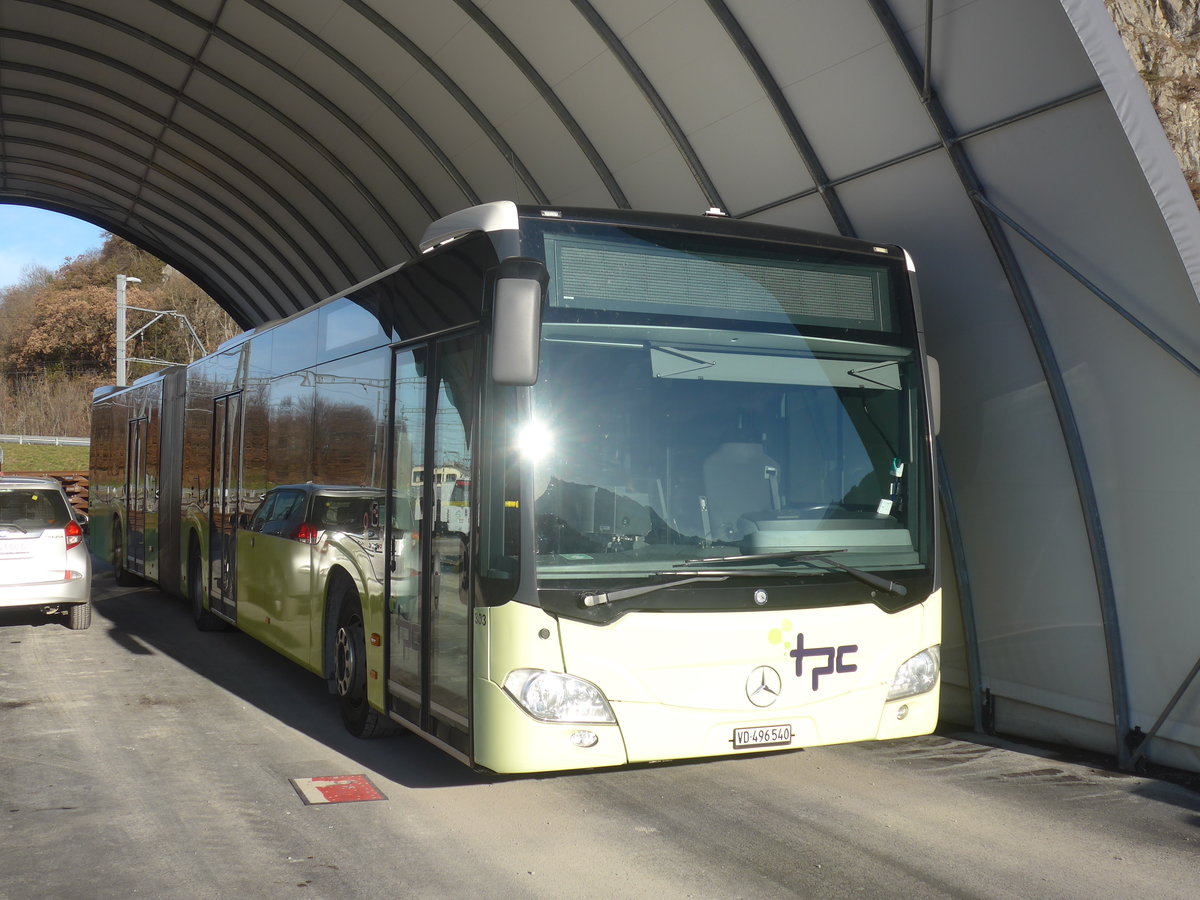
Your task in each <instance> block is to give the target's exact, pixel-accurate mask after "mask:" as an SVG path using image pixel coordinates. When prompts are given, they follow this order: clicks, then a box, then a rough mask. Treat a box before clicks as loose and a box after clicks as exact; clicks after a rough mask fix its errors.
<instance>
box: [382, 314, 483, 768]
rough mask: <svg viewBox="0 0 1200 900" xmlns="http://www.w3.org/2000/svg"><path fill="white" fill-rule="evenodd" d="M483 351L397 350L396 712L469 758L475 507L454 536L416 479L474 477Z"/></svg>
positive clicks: (472, 345)
mask: <svg viewBox="0 0 1200 900" xmlns="http://www.w3.org/2000/svg"><path fill="white" fill-rule="evenodd" d="M477 343H478V340H477V338H476V337H474V336H470V337H460V338H453V339H449V340H444V341H440V342H438V343H436V344H433V345H428V346H425V347H421V348H418V349H415V350H414V349H412V348H409V349H404V350H398V351H397V353H396V380H395V397H394V403H395V408H394V418H393V423H394V426H393V427H394V432H393V441H394V447H393V457H392V459H393V467H394V471H393V480H392V484H393V490H392V510H391V517H390V519H391V524H392V539H391V557H390V560H389V584H388V596H389V604H388V608H389V612H390V624H389V640H390V644H389V675H388V688H389V693H390V695H391V696H390V700H389V703H390V708H391V710H392V711H393V712H396V713H399V714H400V715H401V716H402V717H403V718H404V719H406V720H407V721H409V722H410V723H411V724H412V725H413V726H414V727H416V728H418V729H420V730H421V731H423V732H425V733H427V734H428V735H429V736H430V737H432V738H434V739H435V740H436V741H437V742H438V743H440V744H442V745H443V746H444V747H445V748H446V749H447V750H449V751H450V752H452V753H454V754H455V755H457V756H460V757H462V758H463V759H464V760H469V758H470V755H471V742H470V683H471V679H470V675H471V672H470V660H471V646H470V639H471V591H470V579H469V564H470V560H471V555H472V549H473V541H474V539H473V536H472V529H471V525H470V522H471V516H470V509H469V507H466V506H465V505H464V506H463V508H462V509H461V510H460V515H459V516H458V518H457V520H456V523H455V524H456V527H455V529H454V530H451V529H450V528H449V522H448V521H447V520H446V519H445V518H443V517H439V516H438V515H437V509H438V499H439V492H440V491H441V490H443V486H442V485H440V484H438V479H437V478H434V477H423V478H420V479H418V478H415V477H413V475H412V473H413V472H414V471H415V470H416V469H417V468H420V469H422V471H423V472H424V473H430V474H431V473H434V472H442V471H448V470H452V471H455V472H460V473H463V474H464V476H465V477H466V478H469V477H470V475H469V474H468V473H470V472H471V471H472V463H473V453H474V440H475V432H476V430H477V429H476V425H475V419H476V412H475V410H476V406H477V397H476V394H477V391H478V388H477V385H476V384H475V378H476V368H477V365H476V359H475V356H476V348H477ZM431 376H432V377H431ZM462 503H463V504H466V503H467V500H465V499H464V500H463V501H462Z"/></svg>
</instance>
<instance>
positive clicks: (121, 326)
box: [117, 275, 142, 387]
mask: <svg viewBox="0 0 1200 900" xmlns="http://www.w3.org/2000/svg"><path fill="white" fill-rule="evenodd" d="M141 283H142V279H140V278H134V277H133V276H132V275H118V276H117V387H125V285H126V284H141Z"/></svg>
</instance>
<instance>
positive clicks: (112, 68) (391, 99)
mask: <svg viewBox="0 0 1200 900" xmlns="http://www.w3.org/2000/svg"><path fill="white" fill-rule="evenodd" d="M0 113H2V116H0V202H6V203H17V204H26V205H32V206H38V207H42V208H45V209H49V210H55V211H59V212H64V213H68V214H71V215H74V216H77V217H79V218H82V219H85V220H88V221H90V222H92V223H94V224H96V225H98V226H100V227H102V228H105V229H107V230H110V231H112V232H114V233H117V234H120V235H121V236H123V237H125V238H127V239H129V240H131V241H133V242H135V243H136V244H138V245H140V246H142V247H144V248H145V249H147V250H149V251H151V252H153V253H155V254H156V255H158V256H159V257H161V258H162V259H164V260H166V261H168V262H169V263H171V264H172V265H173V266H175V267H176V268H178V269H179V270H181V271H182V272H184V273H185V274H187V275H188V276H189V277H191V278H192V279H193V280H195V281H196V282H198V283H199V284H200V285H201V286H202V287H203V288H204V289H205V290H207V291H208V292H209V293H210V294H211V295H212V296H214V297H215V298H217V300H218V301H219V302H220V303H221V305H222V306H223V307H224V308H225V309H226V310H228V311H229V312H230V314H231V315H232V316H233V317H234V318H235V319H236V320H237V321H238V322H239V323H240V324H241V325H243V326H245V327H253V326H256V325H260V324H262V323H264V322H267V321H271V320H274V319H277V318H279V317H281V316H286V315H288V314H291V313H292V312H295V311H296V310H298V309H301V308H304V307H306V306H308V305H310V304H312V303H314V302H316V301H318V300H320V299H322V298H324V297H326V296H329V295H331V294H334V293H337V292H339V291H341V290H343V289H344V288H346V287H348V286H350V285H352V284H354V283H356V282H358V281H360V280H362V279H364V278H367V277H369V276H371V275H373V274H375V273H376V272H378V271H380V270H382V269H384V268H387V267H389V266H392V265H394V264H396V263H398V262H401V261H403V260H404V259H406V258H408V257H410V256H412V255H413V254H414V253H415V252H417V251H416V245H417V243H418V241H419V239H420V236H421V234H422V232H423V230H424V228H425V227H426V225H428V224H429V222H431V221H432V220H434V219H437V218H439V217H441V216H443V215H446V214H448V213H450V212H453V211H454V210H456V209H460V208H463V207H467V206H471V205H474V204H477V203H482V202H488V201H492V200H502V199H507V200H515V201H517V202H519V203H529V204H535V205H536V204H540V205H547V206H552V205H564V206H565V205H571V206H601V207H629V208H635V209H649V210H665V211H672V212H688V213H699V212H703V211H704V210H705V209H706V208H709V207H719V208H721V209H723V210H726V211H727V212H728V213H729V214H730V215H732V216H735V217H739V218H745V219H751V220H755V221H761V222H767V223H776V224H784V225H790V226H798V227H802V228H808V229H812V230H816V231H822V232H840V233H842V234H846V235H852V236H857V237H861V238H865V239H870V240H876V241H880V242H889V243H896V244H900V245H902V246H903V247H904V248H905V249H906V250H907V251H908V252H909V253H910V254H911V256H912V257H913V259H914V260H915V263H916V266H917V276H918V281H919V284H920V287H921V296H922V304H923V308H924V317H925V327H926V332H927V340H928V347H929V349H930V351H931V353H932V355H934V356H936V357H937V358H938V359H939V361H940V363H941V372H942V382H943V410H942V423H943V425H942V432H941V437H940V458H941V464H942V474H943V476H944V497H943V508H944V510H945V513H946V515H945V528H944V543H945V548H946V552H945V554H944V558H945V560H946V564H945V567H944V568H945V572H944V576H945V578H944V580H945V582H946V585H947V590H948V600H949V601H950V602H949V603H948V604H947V606H948V608H949V609H950V615H949V616H948V618H947V621H946V624H945V633H944V644H943V648H944V655H943V661H944V666H945V671H944V676H945V684H946V690H945V691H944V703H943V718H944V719H947V720H951V721H957V722H963V723H966V724H968V725H972V726H974V727H975V728H977V729H994V730H995V731H997V732H1000V733H1003V734H1008V735H1014V736H1020V737H1025V738H1031V739H1038V740H1045V741H1050V742H1056V743H1063V744H1069V745H1073V746H1078V747H1083V748H1088V749H1091V750H1096V751H1100V752H1103V753H1106V754H1111V755H1113V756H1115V757H1117V758H1118V759H1119V761H1120V763H1121V764H1122V765H1124V766H1127V767H1128V766H1132V765H1134V764H1135V763H1136V762H1138V761H1139V760H1140V759H1142V758H1149V759H1152V760H1153V761H1155V762H1158V763H1163V764H1167V765H1172V766H1177V767H1182V768H1186V769H1193V770H1200V679H1197V680H1193V679H1192V677H1191V676H1192V675H1194V674H1195V667H1196V664H1197V657H1200V638H1198V635H1200V629H1198V628H1197V623H1198V622H1200V612H1198V611H1197V610H1198V607H1200V587H1198V584H1200V553H1198V552H1197V551H1196V547H1195V544H1196V536H1195V534H1194V532H1193V529H1192V526H1190V525H1189V524H1188V523H1189V522H1190V521H1191V515H1192V512H1193V511H1194V510H1195V509H1197V508H1200V464H1198V463H1197V457H1198V455H1200V453H1198V451H1200V368H1198V365H1200V304H1198V299H1197V294H1198V287H1200V213H1197V209H1196V205H1195V202H1194V201H1193V199H1192V197H1191V195H1190V193H1189V191H1188V188H1187V186H1186V183H1185V181H1184V179H1183V176H1182V175H1181V173H1180V170H1179V166H1178V164H1177V162H1176V161H1175V159H1174V157H1173V156H1172V154H1171V150H1170V148H1169V146H1168V144H1167V141H1166V139H1165V137H1164V135H1163V133H1162V129H1161V127H1160V125H1159V123H1158V121H1157V119H1156V118H1155V115H1154V112H1153V110H1152V108H1151V105H1150V102H1149V100H1148V98H1147V96H1146V92H1145V88H1144V86H1143V84H1142V83H1141V80H1140V78H1139V75H1138V73H1137V72H1136V71H1135V69H1134V67H1133V64H1132V63H1131V61H1130V59H1129V57H1128V54H1127V53H1126V51H1125V49H1124V47H1123V45H1122V44H1121V42H1120V39H1119V37H1118V35H1117V33H1116V30H1115V28H1114V26H1113V24H1112V21H1111V19H1110V18H1109V16H1108V14H1107V12H1106V10H1105V8H1104V5H1103V3H1102V0H1061V2H1054V0H1050V2H1047V0H804V2H794V0H636V2H631V0H561V2H553V3H552V2H546V0H493V2H485V0H474V2H473V0H340V2H319V3H318V2H309V0H123V2H121V3H116V2H106V0H93V2H82V0H80V2H72V0H0ZM960 611H961V616H960V614H959V613H960ZM1143 735H1150V737H1149V739H1145V738H1144V737H1143Z"/></svg>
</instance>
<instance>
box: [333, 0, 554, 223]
mask: <svg viewBox="0 0 1200 900" xmlns="http://www.w3.org/2000/svg"><path fill="white" fill-rule="evenodd" d="M342 2H343V3H345V4H346V6H348V7H350V8H351V9H353V10H354V11H355V12H357V13H358V14H359V15H360V16H362V17H363V18H364V19H366V20H367V21H368V22H370V23H371V24H372V25H374V26H375V27H376V28H378V29H379V30H380V31H381V32H382V33H384V34H385V35H387V37H388V38H389V39H390V40H391V41H392V42H393V43H395V44H397V45H399V46H400V47H401V48H403V50H404V52H405V53H407V54H408V55H409V56H411V57H412V58H413V59H414V60H415V61H416V62H417V64H418V65H419V66H421V68H422V69H424V70H425V72H426V73H427V74H428V75H429V76H430V77H431V78H433V79H434V80H435V81H436V82H437V83H438V84H440V85H441V86H442V88H443V89H444V90H445V91H446V92H447V93H448V94H450V96H451V97H453V98H454V100H455V102H457V103H458V104H459V106H461V107H462V109H463V111H464V112H466V114H467V115H468V116H470V117H471V120H472V121H474V122H475V124H476V125H478V126H479V130H480V131H482V132H483V133H484V134H485V135H486V136H487V138H488V140H489V141H491V143H492V145H493V146H494V147H495V148H496V149H497V150H498V151H500V155H501V156H502V157H503V158H504V159H505V161H507V162H508V164H509V165H511V166H512V167H513V170H514V171H515V172H516V173H517V177H518V178H520V179H521V182H522V183H523V184H524V185H525V189H526V190H527V191H529V193H530V195H531V196H532V197H533V199H534V202H535V203H539V204H542V205H545V204H548V203H549V202H550V200H549V198H548V197H547V196H546V192H545V191H543V190H542V188H541V185H539V184H538V182H537V179H536V178H534V177H533V173H532V172H531V171H529V168H528V167H527V166H526V165H525V164H524V163H523V162H521V159H520V157H519V156H517V153H516V151H515V150H513V148H512V147H511V146H509V143H508V141H506V140H505V139H504V136H503V135H501V134H500V131H499V129H497V128H496V126H495V125H494V124H493V123H492V121H491V120H490V119H489V118H488V117H487V116H486V115H484V113H483V110H481V109H480V108H479V107H478V106H477V105H476V104H475V102H474V101H473V100H471V98H470V97H468V96H467V93H466V91H464V90H463V89H462V88H461V87H459V86H458V84H457V82H455V81H454V79H452V78H451V77H450V76H449V75H448V74H447V73H446V72H445V70H444V69H442V67H441V66H439V65H438V64H437V63H436V62H434V60H433V57H431V56H430V55H429V54H428V53H426V52H425V51H424V50H422V49H421V48H420V47H418V46H417V45H416V43H415V42H413V41H412V40H411V39H410V38H409V37H408V35H406V34H405V33H404V32H402V31H401V30H400V29H399V28H397V27H396V26H395V25H394V24H393V23H392V22H391V21H390V20H388V19H386V18H384V16H382V15H381V14H380V13H378V12H377V11H375V10H374V9H372V8H371V7H370V6H368V5H367V4H366V3H365V2H363V0H342ZM471 193H472V194H474V191H472V192H471ZM472 202H473V203H478V202H479V197H478V196H477V195H476V196H475V199H474V200H473V201H472Z"/></svg>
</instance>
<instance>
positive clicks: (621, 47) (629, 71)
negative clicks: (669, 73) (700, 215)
mask: <svg viewBox="0 0 1200 900" xmlns="http://www.w3.org/2000/svg"><path fill="white" fill-rule="evenodd" d="M571 5H572V6H574V7H575V9H576V10H577V11H578V12H579V14H580V15H581V16H582V17H583V19H584V21H586V22H587V23H588V25H590V26H591V27H592V29H593V30H594V31H595V32H596V34H597V35H598V36H599V37H600V40H601V41H603V42H604V45H605V46H606V47H607V48H608V50H609V52H610V53H612V55H613V56H614V57H615V58H616V59H617V61H618V62H619V63H620V64H621V67H622V68H623V69H624V70H625V74H626V75H628V76H629V79H630V80H631V81H632V82H633V83H634V84H635V85H637V88H638V90H639V91H641V92H642V96H643V97H645V98H646V102H647V103H649V104H650V106H651V108H653V110H654V112H655V113H656V114H657V115H658V119H659V121H660V122H662V125H663V128H665V129H666V131H667V134H669V135H670V136H671V140H672V141H673V142H674V144H675V149H676V150H678V151H679V154H680V156H682V157H683V159H684V162H686V163H687V167H688V168H689V169H690V170H691V172H692V177H693V178H695V179H696V184H697V185H699V187H700V191H701V193H702V194H703V195H704V198H705V201H706V202H707V203H708V205H709V206H710V207H716V208H717V209H722V210H724V209H726V208H727V207H726V206H725V201H724V200H722V199H721V193H720V191H718V190H717V186H716V184H714V183H713V180H712V178H711V176H709V174H708V170H706V169H705V168H704V164H703V163H702V162H701V161H700V156H699V154H697V153H696V148H695V147H693V146H692V143H691V141H689V140H688V138H687V135H686V134H684V132H683V128H682V127H681V126H680V124H679V121H678V120H677V119H676V118H675V116H674V114H673V113H672V112H671V109H670V107H668V106H667V103H666V101H665V100H663V98H662V96H661V95H660V94H659V93H658V91H657V90H656V89H655V87H654V84H653V83H652V82H651V81H650V78H649V77H648V76H647V75H646V73H645V72H644V71H643V70H642V67H641V66H639V65H638V63H637V60H635V59H634V58H633V54H632V53H630V52H629V49H628V48H627V47H626V46H625V44H624V43H622V41H621V39H620V38H619V37H617V34H616V32H615V31H613V30H612V27H611V26H610V25H609V24H608V22H606V21H605V20H604V17H603V16H601V15H600V13H599V12H598V11H597V10H596V7H594V6H592V4H591V3H590V2H589V0H571Z"/></svg>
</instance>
